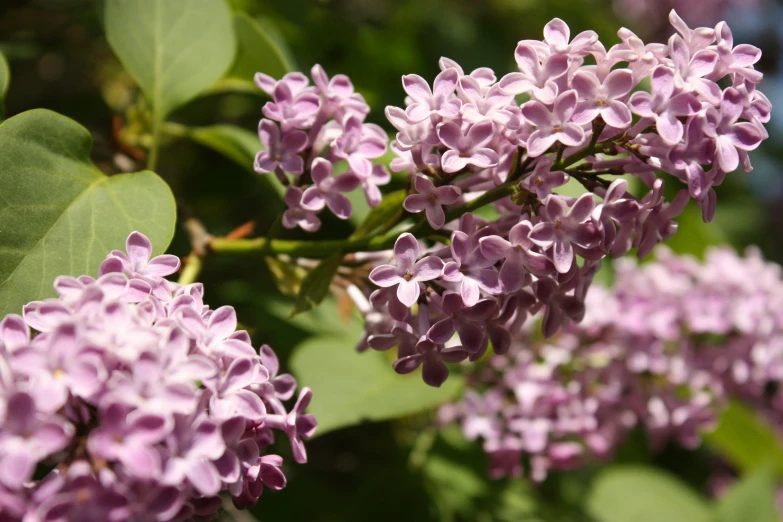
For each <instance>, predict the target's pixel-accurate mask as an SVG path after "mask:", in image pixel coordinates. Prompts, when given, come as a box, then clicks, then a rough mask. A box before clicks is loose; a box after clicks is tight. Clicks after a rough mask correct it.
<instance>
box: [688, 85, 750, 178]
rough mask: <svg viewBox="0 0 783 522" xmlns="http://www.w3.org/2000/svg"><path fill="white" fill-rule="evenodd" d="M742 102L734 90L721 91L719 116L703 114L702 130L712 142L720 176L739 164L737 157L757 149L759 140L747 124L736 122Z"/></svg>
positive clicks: (713, 112) (709, 112)
mask: <svg viewBox="0 0 783 522" xmlns="http://www.w3.org/2000/svg"><path fill="white" fill-rule="evenodd" d="M743 109H744V107H743V100H742V96H741V94H740V92H739V91H738V90H737V89H733V88H731V87H730V88H728V89H726V90H725V91H723V99H722V100H721V103H720V112H718V110H716V109H715V108H713V107H709V108H707V111H706V112H705V114H704V123H703V125H702V129H703V130H704V134H706V135H707V136H708V137H709V138H711V139H712V140H714V142H715V160H714V161H715V163H716V164H717V165H718V166H719V167H720V168H721V170H723V171H724V172H732V171H734V170H736V169H737V167H738V166H739V163H740V155H744V154H746V152H747V151H749V150H753V149H755V148H756V147H758V146H759V144H760V143H761V141H762V139H763V136H762V134H761V132H759V129H758V127H756V126H755V125H753V124H752V123H750V122H738V121H737V120H739V118H740V116H741V115H742V111H743Z"/></svg>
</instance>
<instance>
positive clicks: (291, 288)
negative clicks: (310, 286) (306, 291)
mask: <svg viewBox="0 0 783 522" xmlns="http://www.w3.org/2000/svg"><path fill="white" fill-rule="evenodd" d="M264 260H265V261H266V264H267V266H268V267H269V271H270V272H272V276H273V277H274V278H275V284H276V285H277V289H278V290H280V293H281V294H283V295H288V296H296V295H297V294H299V291H300V290H301V288H302V281H303V280H304V278H305V276H306V275H307V270H305V269H304V268H302V267H301V266H298V265H296V264H294V263H290V262H289V263H286V262H285V261H280V260H279V259H277V258H275V257H271V256H268V257H265V258H264Z"/></svg>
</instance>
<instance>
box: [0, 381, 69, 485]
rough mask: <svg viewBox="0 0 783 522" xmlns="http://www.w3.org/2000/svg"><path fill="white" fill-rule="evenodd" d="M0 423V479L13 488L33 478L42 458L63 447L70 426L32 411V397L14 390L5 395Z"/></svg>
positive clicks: (66, 443)
mask: <svg viewBox="0 0 783 522" xmlns="http://www.w3.org/2000/svg"><path fill="white" fill-rule="evenodd" d="M4 402H6V404H5V411H4V412H3V413H4V418H3V422H2V427H0V482H1V483H2V484H3V485H4V486H5V487H7V488H9V489H11V490H17V489H19V488H21V487H22V485H23V484H25V483H26V482H28V481H30V480H31V479H32V478H33V472H34V471H35V467H36V465H37V464H38V462H40V461H41V460H43V459H44V458H46V457H48V456H49V455H52V454H53V453H56V452H58V451H60V450H62V449H63V448H65V447H66V446H67V445H68V443H69V442H70V440H71V437H73V435H74V429H73V426H72V425H70V424H67V423H65V422H62V421H60V420H59V418H58V417H54V418H52V417H51V416H48V415H43V414H40V413H37V412H36V408H35V402H34V401H33V398H32V397H31V396H30V395H28V394H26V393H23V392H16V393H13V394H11V395H10V397H8V398H7V401H4Z"/></svg>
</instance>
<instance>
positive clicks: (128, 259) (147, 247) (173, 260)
mask: <svg viewBox="0 0 783 522" xmlns="http://www.w3.org/2000/svg"><path fill="white" fill-rule="evenodd" d="M125 250H126V251H127V254H126V253H125V252H121V251H119V250H112V251H111V253H110V254H109V255H108V256H107V257H106V260H105V261H104V262H103V263H102V264H101V267H100V270H99V273H100V275H104V274H107V273H110V272H124V273H126V274H128V275H130V276H133V277H141V278H142V279H150V280H152V281H155V280H160V279H161V278H163V277H165V276H167V275H171V274H173V273H174V272H176V271H177V270H179V259H178V258H177V257H176V256H172V255H168V254H163V255H160V256H157V257H154V258H152V259H150V256H151V255H152V244H151V243H150V240H149V239H147V237H146V236H145V235H144V234H142V233H140V232H133V233H132V234H131V235H130V236H128V239H127V241H126V242H125Z"/></svg>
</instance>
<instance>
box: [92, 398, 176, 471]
mask: <svg viewBox="0 0 783 522" xmlns="http://www.w3.org/2000/svg"><path fill="white" fill-rule="evenodd" d="M171 427H172V426H171V420H170V419H169V418H167V417H166V416H165V415H157V414H152V413H142V412H140V411H138V410H137V411H135V412H133V413H130V414H129V413H128V409H127V408H126V407H125V406H124V405H122V404H116V403H115V404H110V405H109V406H108V407H107V408H106V409H105V411H104V412H103V415H102V416H101V425H100V427H99V428H97V429H96V430H94V431H93V432H92V433H90V437H89V439H88V442H87V448H88V450H89V451H90V453H91V454H92V455H93V456H95V457H98V458H102V459H106V460H108V461H119V462H120V463H122V465H123V466H125V469H127V470H128V472H130V473H131V474H132V475H133V476H135V477H137V478H139V479H157V478H159V477H160V473H161V471H162V470H161V460H162V458H161V454H160V452H159V451H158V450H157V449H156V448H154V447H153V446H154V445H155V444H156V443H158V442H160V441H162V440H163V439H164V438H165V437H166V436H167V435H168V434H169V433H170V432H171Z"/></svg>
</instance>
